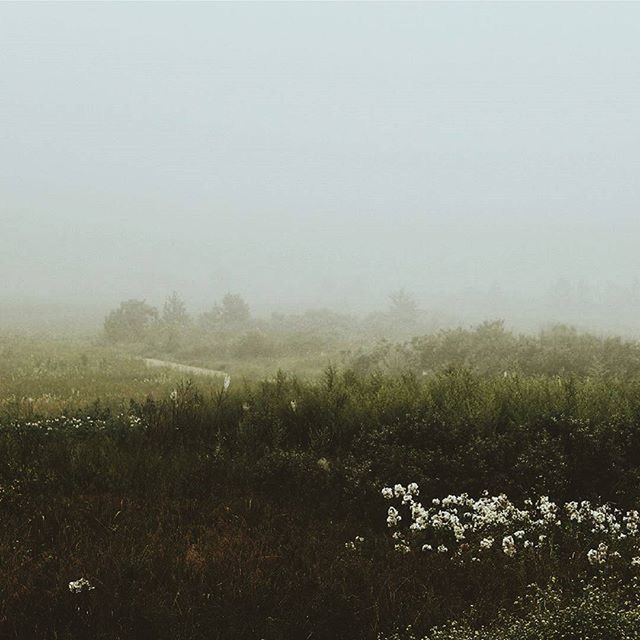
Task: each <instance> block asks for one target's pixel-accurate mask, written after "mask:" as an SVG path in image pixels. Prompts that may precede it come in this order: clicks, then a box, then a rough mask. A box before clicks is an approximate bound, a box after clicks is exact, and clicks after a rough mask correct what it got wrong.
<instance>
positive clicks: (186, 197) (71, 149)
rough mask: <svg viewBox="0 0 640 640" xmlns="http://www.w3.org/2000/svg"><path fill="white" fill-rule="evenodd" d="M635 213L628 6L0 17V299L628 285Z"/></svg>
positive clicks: (43, 11) (362, 296)
mask: <svg viewBox="0 0 640 640" xmlns="http://www.w3.org/2000/svg"><path fill="white" fill-rule="evenodd" d="M639 202H640V5H639V4H633V3H626V4H622V3H620V4H615V3H606V4H605V3H603V4H596V3H589V4H587V3H556V4H554V3H545V4H542V3H527V4H518V3H496V4H488V3H472V4H465V3H450V4H401V3H393V4H382V3H376V4H365V3H357V4H343V3H340V4H310V3H300V4H239V3H233V4H185V3H161V4H155V3H138V4H133V3H118V4H116V3H88V4H81V3H67V4H56V3H45V4H24V3H16V4H8V3H2V4H0V299H2V298H29V299H57V300H65V299H73V300H75V301H82V300H105V301H108V302H109V303H111V302H113V301H118V300H120V299H123V298H128V297H133V296H135V297H146V298H147V299H150V300H153V301H158V300H161V299H162V298H163V297H164V296H165V294H167V293H168V292H170V291H171V290H173V289H177V290H178V291H180V292H182V293H183V295H184V296H185V297H186V298H187V300H189V301H191V302H192V303H197V304H208V303H209V302H212V301H213V300H214V299H216V298H219V297H220V296H221V295H222V294H224V293H225V292H226V291H227V290H232V291H238V292H240V293H242V294H244V295H245V296H246V297H247V299H248V300H250V301H251V302H253V304H254V305H257V306H260V305H262V306H265V307H268V306H274V305H275V304H276V303H282V304H298V305H300V306H323V305H333V306H336V305H343V304H344V303H345V301H352V302H353V304H354V305H355V306H358V305H367V304H381V303H382V302H383V301H384V298H385V296H386V295H387V293H388V292H389V291H390V290H392V289H395V288H398V287H400V286H404V287H406V288H407V289H408V290H411V291H413V292H415V294H416V295H417V297H418V298H420V299H421V300H425V301H428V299H429V296H430V295H431V294H432V293H433V292H436V291H451V290H455V291H463V290H465V288H466V289H473V288H476V289H485V290H486V289H488V288H489V287H490V286H491V285H492V284H493V283H494V282H499V283H501V285H502V286H503V287H505V288H507V289H513V290H517V289H520V290H521V291H532V292H533V291H538V290H543V289H546V288H547V287H548V286H549V285H550V284H551V283H552V282H553V281H555V280H557V279H558V278H560V277H564V278H567V279H569V280H572V281H578V280H584V281H587V282H607V281H615V282H624V283H625V284H627V283H630V282H631V281H632V279H633V277H634V276H640V251H639V250H638V240H640V218H639V215H638V211H639V207H638V204H639Z"/></svg>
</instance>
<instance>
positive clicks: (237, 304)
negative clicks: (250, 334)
mask: <svg viewBox="0 0 640 640" xmlns="http://www.w3.org/2000/svg"><path fill="white" fill-rule="evenodd" d="M249 320H251V312H250V311H249V305H248V304H247V303H246V302H245V301H244V299H243V298H242V296H240V295H238V294H236V293H227V295H226V296H225V297H224V298H223V299H222V304H218V303H216V304H215V305H214V306H213V308H212V309H211V310H210V311H206V312H205V313H203V314H202V315H201V316H200V324H201V326H203V327H205V328H208V329H215V328H220V327H224V326H229V325H234V324H243V323H246V322H248V321H249Z"/></svg>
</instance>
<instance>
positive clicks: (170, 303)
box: [162, 291, 189, 326]
mask: <svg viewBox="0 0 640 640" xmlns="http://www.w3.org/2000/svg"><path fill="white" fill-rule="evenodd" d="M162 321H163V322H164V323H165V324H168V325H173V326H184V325H186V324H188V323H189V314H188V313H187V307H186V305H185V303H184V301H183V300H182V298H180V296H179V295H178V294H177V293H176V292H175V291H174V292H173V293H172V294H171V295H170V296H169V297H168V298H167V300H166V302H165V303H164V308H163V310H162Z"/></svg>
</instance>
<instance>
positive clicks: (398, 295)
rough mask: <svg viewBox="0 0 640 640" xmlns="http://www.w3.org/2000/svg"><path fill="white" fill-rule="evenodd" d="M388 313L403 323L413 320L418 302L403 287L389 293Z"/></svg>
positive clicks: (416, 313)
mask: <svg viewBox="0 0 640 640" xmlns="http://www.w3.org/2000/svg"><path fill="white" fill-rule="evenodd" d="M389 301H390V303H391V304H390V307H389V313H390V314H391V315H392V316H393V317H394V318H396V319H397V320H399V321H400V322H403V323H409V322H415V321H416V319H417V317H418V304H417V303H416V301H415V300H414V299H413V297H412V296H411V295H410V294H408V293H407V292H406V291H405V290H404V289H399V290H398V291H394V292H393V293H391V294H390V295H389Z"/></svg>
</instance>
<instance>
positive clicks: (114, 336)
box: [104, 299, 158, 342]
mask: <svg viewBox="0 0 640 640" xmlns="http://www.w3.org/2000/svg"><path fill="white" fill-rule="evenodd" d="M157 320H158V310H157V309H156V308H155V307H151V306H150V305H148V304H147V303H146V302H145V301H144V300H134V299H132V300H126V301H125V302H121V303H120V306H119V307H118V308H117V309H114V310H113V311H111V313H109V315H107V317H106V318H105V320H104V332H105V335H106V337H107V339H108V340H110V341H111V342H135V341H137V340H140V339H142V338H143V337H144V334H145V332H146V330H147V329H148V328H149V326H150V325H151V324H152V323H154V322H156V321H157Z"/></svg>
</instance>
